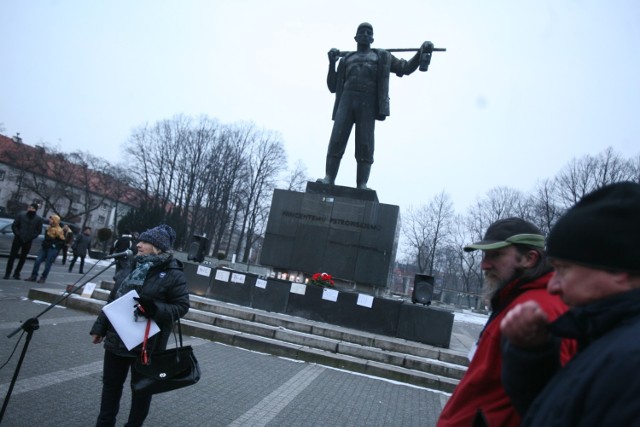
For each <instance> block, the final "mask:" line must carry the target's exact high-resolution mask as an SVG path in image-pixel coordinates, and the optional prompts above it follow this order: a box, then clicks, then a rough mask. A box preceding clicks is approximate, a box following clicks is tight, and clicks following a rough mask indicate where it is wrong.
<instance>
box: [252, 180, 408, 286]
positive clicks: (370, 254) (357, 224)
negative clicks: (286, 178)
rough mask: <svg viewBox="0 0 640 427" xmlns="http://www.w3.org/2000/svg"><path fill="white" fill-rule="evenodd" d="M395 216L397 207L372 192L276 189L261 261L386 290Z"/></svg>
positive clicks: (314, 187)
mask: <svg viewBox="0 0 640 427" xmlns="http://www.w3.org/2000/svg"><path fill="white" fill-rule="evenodd" d="M399 212H400V209H399V207H398V206H394V205H386V204H383V203H378V198H377V195H376V193H375V191H372V190H358V189H355V188H350V187H342V186H329V185H324V184H318V183H313V182H309V183H308V185H307V191H306V192H305V193H301V192H296V191H286V190H275V191H274V194H273V201H272V204H271V211H270V213H269V220H268V223H267V230H266V233H265V240H264V243H263V247H262V253H261V257H260V263H261V264H262V265H268V266H271V267H274V268H277V269H282V270H288V271H298V272H304V273H307V274H313V273H317V272H326V273H329V274H331V275H332V276H334V277H336V278H340V279H343V280H346V281H350V282H355V283H356V284H357V285H358V286H364V287H370V288H386V287H388V284H389V281H390V277H391V272H392V268H393V263H394V261H395V255H396V248H397V245H398V232H399V227H398V220H399Z"/></svg>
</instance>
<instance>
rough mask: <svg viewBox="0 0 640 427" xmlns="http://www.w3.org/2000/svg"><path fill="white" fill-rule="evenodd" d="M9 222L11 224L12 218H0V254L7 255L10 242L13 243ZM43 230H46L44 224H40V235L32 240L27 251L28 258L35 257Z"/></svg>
mask: <svg viewBox="0 0 640 427" xmlns="http://www.w3.org/2000/svg"><path fill="white" fill-rule="evenodd" d="M11 224H13V219H12V218H0V255H5V256H8V255H9V252H11V243H13V230H11ZM45 231H47V225H46V224H45V225H43V226H42V231H41V232H40V235H39V236H38V237H36V238H35V239H34V240H33V243H32V244H31V250H30V251H29V258H35V257H36V255H38V251H39V250H40V246H42V241H43V240H44V233H45Z"/></svg>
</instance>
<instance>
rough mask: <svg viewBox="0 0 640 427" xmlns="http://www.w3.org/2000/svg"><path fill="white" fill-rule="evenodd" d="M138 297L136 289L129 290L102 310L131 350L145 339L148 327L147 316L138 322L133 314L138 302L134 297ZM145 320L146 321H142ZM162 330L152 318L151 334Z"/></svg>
mask: <svg viewBox="0 0 640 427" xmlns="http://www.w3.org/2000/svg"><path fill="white" fill-rule="evenodd" d="M134 297H135V298H137V297H138V293H137V292H136V291H135V290H132V291H129V292H127V293H126V294H124V295H123V296H121V297H120V298H118V299H117V300H115V301H112V302H110V303H109V304H107V305H105V306H104V307H102V311H104V314H105V315H106V316H107V318H108V319H109V322H111V325H112V326H113V328H114V329H115V330H116V332H117V333H118V335H119V336H120V339H121V340H122V342H123V343H124V345H125V346H126V347H127V350H131V349H132V348H134V347H135V346H137V345H138V344H140V343H142V341H143V340H144V332H145V329H146V327H147V318H146V317H141V318H140V320H141V321H138V322H136V319H135V317H134V316H133V312H134V307H135V306H136V304H137V302H136V301H135V300H134V299H133V298H134ZM142 320H144V321H142ZM158 332H160V328H159V327H158V324H157V323H156V322H155V321H154V320H151V328H150V329H149V336H150V337H151V336H153V335H155V334H157V333H158Z"/></svg>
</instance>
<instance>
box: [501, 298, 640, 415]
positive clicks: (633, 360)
mask: <svg viewBox="0 0 640 427" xmlns="http://www.w3.org/2000/svg"><path fill="white" fill-rule="evenodd" d="M551 331H552V333H553V334H554V335H555V336H559V337H566V338H575V339H577V340H578V346H579V350H578V353H577V354H576V356H575V357H574V358H573V359H571V360H570V361H569V363H567V364H566V365H565V366H564V367H563V368H560V366H559V363H558V355H557V352H554V351H551V349H547V351H546V352H538V353H534V352H530V351H524V350H522V349H518V348H515V347H513V346H510V345H508V344H507V345H506V346H505V351H504V361H505V362H504V364H503V369H504V371H503V381H504V383H505V389H506V390H507V393H508V394H509V395H510V397H511V398H512V400H513V401H514V404H515V405H516V407H518V408H519V409H520V408H522V409H523V410H526V413H525V417H524V420H523V423H522V425H523V426H545V427H547V426H631V425H638V420H640V404H639V403H638V397H639V396H640V381H638V379H637V378H638V373H639V372H640V289H636V290H632V291H628V292H624V293H621V294H618V295H615V296H612V297H609V298H606V299H603V300H600V301H597V302H595V303H592V304H589V305H586V306H584V307H575V308H572V309H571V310H569V311H568V312H567V313H566V314H564V315H563V316H560V317H559V318H558V319H557V320H556V321H555V322H554V323H553V324H552V325H551ZM547 381H548V383H547ZM545 384H546V386H545ZM541 387H544V388H543V389H542V391H541V392H540V394H539V395H538V397H537V398H536V399H535V400H534V401H533V403H531V398H532V397H535V394H537V393H536V392H533V393H532V392H531V390H532V389H535V388H538V391H539V390H540V389H541ZM529 405H530V406H529ZM527 408H528V409H527Z"/></svg>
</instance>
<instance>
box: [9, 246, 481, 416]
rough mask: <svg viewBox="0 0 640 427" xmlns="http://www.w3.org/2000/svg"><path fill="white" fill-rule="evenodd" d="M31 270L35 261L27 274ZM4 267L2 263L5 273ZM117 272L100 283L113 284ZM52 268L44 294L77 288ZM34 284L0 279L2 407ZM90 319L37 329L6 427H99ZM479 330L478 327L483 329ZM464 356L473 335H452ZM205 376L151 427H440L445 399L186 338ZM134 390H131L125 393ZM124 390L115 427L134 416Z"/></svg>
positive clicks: (155, 409)
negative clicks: (55, 288)
mask: <svg viewBox="0 0 640 427" xmlns="http://www.w3.org/2000/svg"><path fill="white" fill-rule="evenodd" d="M32 262H33V261H28V262H27V264H26V265H25V270H26V271H29V269H30V267H31V265H32ZM5 263H6V258H1V259H0V269H2V270H3V269H4V266H5ZM112 274H113V271H112V270H110V271H106V272H105V273H104V274H103V275H102V276H99V278H98V279H97V280H99V279H100V278H101V277H104V278H109V277H110V276H112ZM79 277H80V276H79V275H78V274H69V273H67V272H66V269H65V268H64V267H63V266H60V264H59V261H58V263H56V264H54V266H53V268H52V272H51V274H50V276H49V280H48V281H47V286H48V287H49V286H60V287H64V286H66V285H67V284H70V283H73V281H74V280H76V279H78V278H79ZM31 286H33V284H32V283H28V282H24V281H15V280H1V279H0V366H1V365H2V364H4V363H5V362H6V361H7V359H9V356H10V354H11V353H12V351H14V348H15V354H14V355H13V357H12V358H11V360H9V362H8V363H7V364H6V366H4V367H3V368H2V369H0V398H1V399H2V401H4V398H5V395H6V393H7V390H8V387H9V383H10V381H11V377H12V375H13V373H14V371H15V368H16V364H17V361H18V357H19V355H20V351H21V350H22V348H23V344H24V337H23V338H22V339H21V340H20V341H19V339H18V338H19V337H20V335H21V333H18V334H16V335H15V336H13V337H12V338H7V335H8V334H10V333H11V332H13V331H14V330H15V329H16V328H19V327H20V323H19V322H20V321H24V320H26V319H29V318H31V317H34V316H37V315H38V314H39V313H40V312H41V311H42V310H44V309H45V308H47V305H44V304H42V303H37V302H33V301H30V300H28V299H27V298H26V295H27V292H28V289H29V288H30V287H31ZM94 319H95V316H93V315H87V314H86V313H84V312H80V311H75V310H69V309H66V308H59V307H56V308H53V309H51V310H50V311H48V312H47V313H45V314H44V315H42V316H41V317H40V318H39V325H40V327H39V329H38V330H36V331H35V332H34V333H33V339H32V341H31V343H30V345H29V348H28V352H27V355H26V358H25V361H24V364H23V366H22V369H21V371H20V373H19V377H18V382H17V384H16V387H15V388H14V390H13V393H12V396H11V398H10V401H9V403H8V406H7V409H6V412H5V415H4V419H3V421H2V423H1V425H2V426H3V427H4V426H10V427H14V426H15V427H22V426H42V427H46V426H70V427H71V426H78V427H80V426H92V425H94V424H95V419H96V417H97V414H98V409H99V401H100V390H101V371H102V357H103V352H104V350H103V349H102V346H101V345H93V344H91V342H90V338H89V333H88V331H89V329H90V327H91V325H92V323H93V321H94ZM476 328H477V327H476ZM455 329H456V330H455V331H454V332H455V334H454V335H456V337H457V338H456V340H459V343H458V344H456V345H460V346H461V347H464V346H465V345H466V342H467V341H471V342H472V341H473V338H470V337H472V336H473V334H474V333H476V332H475V330H474V328H473V327H472V328H470V329H469V328H466V327H465V325H456V326H455ZM187 344H190V345H192V346H194V351H195V354H196V356H197V358H198V360H199V362H200V366H201V369H202V379H201V381H200V382H199V383H198V384H196V385H194V386H191V387H187V388H184V389H181V390H176V391H172V392H169V393H164V394H160V395H156V396H155V397H154V398H153V402H152V404H151V411H150V414H149V416H148V418H147V421H146V423H145V425H148V426H433V425H435V422H436V420H437V417H438V415H439V413H440V411H441V410H442V406H443V405H444V403H445V402H446V399H447V398H448V395H447V394H446V393H441V392H436V391H432V390H428V389H424V388H419V387H414V386H409V385H406V384H403V383H395V382H391V381H387V380H381V379H378V378H373V377H368V376H363V375H359V374H354V373H351V372H347V371H342V370H337V369H334V368H329V367H325V366H321V365H315V364H309V363H304V362H299V361H295V360H290V359H284V358H280V357H275V356H271V355H266V354H261V353H256V352H251V351H246V350H243V349H239V348H235V347H230V346H226V345H223V344H219V343H214V342H210V341H206V340H202V339H198V338H193V337H189V338H188V339H187ZM127 384H128V383H127ZM129 401H130V391H129V389H128V386H125V391H124V394H123V398H122V401H121V410H120V415H119V417H118V424H117V425H123V424H124V423H125V421H126V416H127V414H128V411H129Z"/></svg>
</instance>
